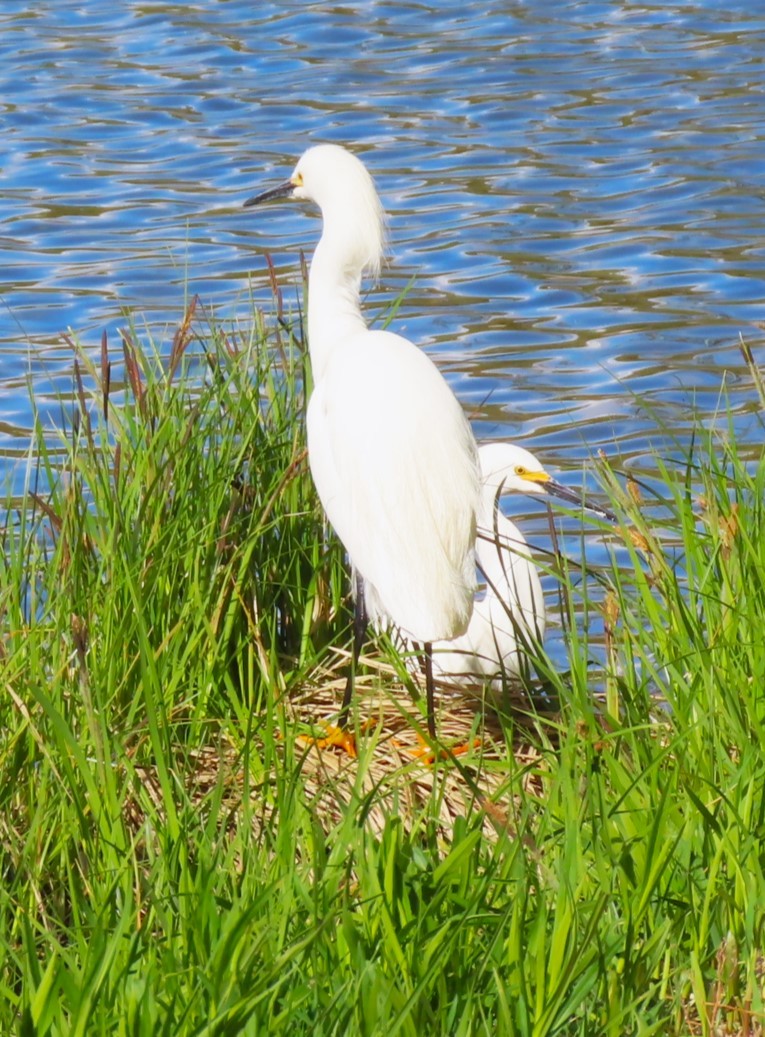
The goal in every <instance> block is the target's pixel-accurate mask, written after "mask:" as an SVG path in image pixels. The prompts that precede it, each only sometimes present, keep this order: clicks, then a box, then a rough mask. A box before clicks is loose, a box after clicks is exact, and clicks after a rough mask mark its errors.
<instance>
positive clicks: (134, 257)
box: [0, 0, 765, 467]
mask: <svg viewBox="0 0 765 1037" xmlns="http://www.w3.org/2000/svg"><path fill="white" fill-rule="evenodd" d="M764 39H765V14H763V13H762V12H760V11H759V10H757V9H756V5H755V7H754V8H752V7H751V5H744V4H738V5H733V6H731V5H726V6H725V8H724V9H723V7H722V6H721V5H720V4H719V3H717V2H715V0H707V2H705V3H695V4H694V3H676V4H673V5H662V6H661V7H656V6H649V5H644V4H639V3H636V4H631V3H625V4H612V3H599V2H595V0H593V2H584V0H583V2H578V3H577V2H573V3H563V4H557V5H554V7H551V6H550V5H549V4H547V3H543V2H542V0H530V2H528V3H525V4H514V5H507V4H504V3H499V2H498V0H487V3H485V4H483V5H482V6H481V11H480V15H479V14H477V13H476V12H475V11H474V10H473V9H469V8H467V7H466V6H465V5H464V4H457V3H453V2H449V3H446V4H427V3H419V4H411V3H403V2H389V3H376V2H373V0H366V2H363V0H356V2H351V3H349V4H345V5H343V6H342V7H340V6H338V7H334V8H329V9H328V8H327V7H326V6H324V5H318V4H304V3H297V2H294V3H279V4H276V3H272V4H265V5H262V4H261V5H257V8H253V5H252V4H246V3H244V2H239V0H229V2H224V0H208V2H207V3H204V4H197V5H193V6H189V5H185V4H181V3H156V2H148V0H147V2H141V3H139V2H129V3H125V4H122V5H111V7H105V6H104V5H101V4H94V3H84V4H83V3H82V2H78V3H74V2H72V0H56V2H55V3H53V2H52V0H48V2H40V3H38V4H36V5H35V7H34V9H26V10H19V11H13V12H10V13H9V12H8V11H7V10H4V11H3V12H2V13H0V87H1V89H0V98H2V116H3V127H4V134H3V136H4V161H3V191H2V196H1V197H0V216H1V218H2V230H1V231H0V284H1V285H2V289H1V291H2V300H1V301H0V392H2V399H3V424H2V425H0V452H5V454H8V453H9V452H10V453H14V452H15V453H17V452H22V453H23V450H24V448H25V446H26V437H27V434H28V428H29V425H30V423H31V420H32V419H31V407H30V403H29V399H28V390H27V387H26V382H27V378H28V377H31V381H32V385H33V387H34V392H35V396H36V398H37V402H38V405H39V406H40V407H41V409H42V413H43V415H47V417H48V418H49V419H50V420H51V421H56V420H57V418H58V416H59V410H58V408H59V404H58V403H57V402H55V401H54V397H55V395H56V393H57V392H59V391H60V390H62V389H63V390H64V391H67V390H68V388H70V387H71V355H70V350H69V349H68V348H67V347H65V346H64V345H63V344H62V340H61V333H62V331H64V330H65V329H66V328H68V327H71V328H73V329H76V330H77V331H78V332H80V333H81V335H82V336H83V337H85V338H86V339H87V340H90V341H92V342H93V344H94V347H95V346H96V344H97V342H98V340H99V338H100V331H101V329H102V328H103V327H106V328H107V329H108V330H109V331H110V333H111V334H112V335H113V336H114V335H115V333H116V328H117V327H118V326H119V325H120V324H121V323H124V311H125V310H126V309H134V310H136V311H138V312H139V313H141V314H145V315H146V318H147V320H148V321H149V322H150V323H151V324H152V325H153V326H154V327H156V328H159V329H161V328H162V327H163V326H165V325H166V324H168V323H171V322H173V321H174V320H176V319H177V318H178V316H179V314H180V312H181V310H182V306H183V300H184V298H185V297H186V296H187V295H188V293H189V292H199V293H200V295H201V296H202V297H203V298H204V299H205V300H206V301H208V302H214V303H215V304H216V306H217V307H218V310H219V312H221V313H223V314H230V315H232V316H233V315H236V314H242V313H244V312H245V311H246V308H247V298H248V295H249V289H248V284H247V280H248V275H249V274H250V272H252V275H253V286H254V290H255V293H256V295H257V296H261V297H262V298H263V300H264V301H265V300H266V299H267V297H268V290H267V288H266V276H265V262H264V259H263V252H264V251H265V250H268V251H270V252H272V253H273V254H274V256H275V257H276V258H277V261H278V264H279V265H280V266H282V267H289V266H291V265H293V264H294V266H295V267H296V265H297V264H296V263H295V259H296V257H297V254H298V251H299V249H300V248H306V249H310V247H311V246H312V244H313V242H314V241H315V239H316V236H317V233H318V225H317V224H313V223H312V222H311V221H310V220H309V219H308V218H307V217H306V215H305V214H303V213H300V212H299V211H296V210H295V209H291V208H287V209H283V210H279V211H276V210H272V211H269V212H268V213H267V214H258V215H257V217H254V216H253V215H252V214H244V213H242V211H241V209H240V205H241V202H242V200H243V199H244V198H245V197H247V196H248V195H249V194H251V193H252V191H253V190H254V189H256V188H257V186H258V185H259V184H260V183H261V182H265V181H267V180H268V179H269V178H270V177H271V176H272V175H273V174H274V172H275V171H278V172H279V173H281V172H282V171H285V172H286V171H287V170H288V169H289V168H290V167H291V165H292V163H293V162H294V159H295V158H296V157H297V155H298V154H299V153H300V152H301V151H302V150H303V148H304V146H305V145H306V143H307V142H309V141H311V140H314V141H315V140H330V141H337V142H342V143H353V144H354V145H355V146H356V147H357V149H358V150H359V152H361V153H362V154H364V155H365V157H366V160H367V162H368V163H369V164H370V166H371V167H372V168H373V169H374V171H375V173H376V177H377V180H378V183H379V186H380V188H381V191H382V194H383V197H384V200H385V203H386V205H387V207H388V209H389V210H390V217H391V218H390V223H391V240H392V252H393V258H394V262H393V264H392V265H391V266H390V268H389V269H388V270H387V271H386V272H385V275H384V280H383V285H382V287H381V290H380V292H379V293H377V294H375V295H374V296H373V297H372V298H371V299H370V304H371V305H373V306H374V305H378V306H383V305H384V304H385V303H386V301H387V300H390V299H391V298H392V297H393V296H394V295H396V294H397V293H398V292H400V291H401V290H403V289H404V287H405V286H406V285H407V284H408V282H409V281H410V279H411V278H412V277H413V276H416V281H415V284H414V287H413V289H412V290H411V291H410V293H409V295H408V297H407V299H406V301H405V303H404V305H403V306H402V309H401V311H400V316H399V327H400V328H401V330H402V332H403V333H404V334H406V335H408V336H409V337H411V338H413V339H415V340H417V341H419V342H421V343H422V344H423V345H425V346H426V347H428V348H429V349H431V350H432V351H434V352H435V353H436V354H438V356H439V358H440V362H441V363H442V364H443V366H444V368H445V369H446V370H447V372H448V374H449V377H450V379H451V380H452V381H453V384H454V385H455V388H456V390H457V391H458V393H459V394H460V396H461V397H462V398H463V399H464V400H465V403H466V405H467V406H468V407H469V408H470V409H471V410H472V413H473V414H474V417H475V420H476V423H477V428H478V430H479V433H481V434H484V435H502V436H507V437H510V438H514V439H524V438H526V437H532V436H533V438H534V449H535V450H536V451H537V452H540V453H542V455H543V456H544V457H545V460H546V462H547V463H549V464H550V466H551V467H556V466H559V465H562V466H566V465H568V466H573V465H575V464H578V463H579V462H580V461H581V459H583V458H585V457H587V456H589V455H590V454H591V453H592V452H593V451H595V450H596V449H597V448H599V447H606V448H607V449H608V450H609V451H611V450H613V451H616V452H620V453H622V454H623V455H624V456H625V459H629V458H630V457H638V456H640V455H641V454H642V453H644V452H645V450H646V449H647V447H648V444H649V443H653V442H656V441H657V439H660V437H661V431H660V430H659V429H658V428H657V420H658V419H662V420H670V421H671V423H672V428H673V430H675V431H677V429H678V428H680V429H682V427H683V426H686V427H687V425H688V424H689V422H690V421H691V418H692V415H693V413H694V411H701V412H702V413H707V414H709V413H712V412H713V411H714V409H715V408H716V407H717V403H718V392H719V387H720V384H721V380H722V378H723V375H724V374H725V375H726V384H727V386H728V388H729V391H730V393H731V401H732V406H733V409H734V412H735V414H736V415H737V416H738V417H737V419H736V420H739V421H740V422H741V425H740V427H741V428H742V429H744V430H745V429H746V428H747V425H746V421H747V412H748V408H749V406H750V402H751V399H752V393H751V391H750V387H749V383H748V379H746V378H745V376H744V367H743V362H742V361H741V358H740V356H739V354H738V351H737V345H736V343H737V340H738V335H739V333H743V334H744V335H745V336H746V337H747V339H748V341H750V343H752V344H753V345H754V346H755V347H758V346H760V345H761V344H762V341H763V336H762V330H761V327H760V322H761V321H762V319H763V317H764V316H765V313H764V311H763V298H765V271H764V270H763V245H762V242H763V240H765V234H764V233H763V231H764V229H765V227H764V224H765V216H764V215H763V194H764V192H765V142H764V141H763V132H762V120H761V111H762V94H763V87H764V86H765V75H764V68H763V66H764V64H765V48H763V46H762V44H763V40H764ZM755 351H756V352H757V349H756V350H755ZM755 448H757V449H759V447H758V445H757V444H753V449H755Z"/></svg>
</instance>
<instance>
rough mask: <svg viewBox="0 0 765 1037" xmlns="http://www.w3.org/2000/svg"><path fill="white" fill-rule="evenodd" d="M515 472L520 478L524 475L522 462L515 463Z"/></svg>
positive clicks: (524, 470)
mask: <svg viewBox="0 0 765 1037" xmlns="http://www.w3.org/2000/svg"><path fill="white" fill-rule="evenodd" d="M515 474H516V475H518V476H520V478H521V479H522V478H523V477H524V476H525V475H526V468H525V467H524V466H523V465H522V464H517V465H516V466H515Z"/></svg>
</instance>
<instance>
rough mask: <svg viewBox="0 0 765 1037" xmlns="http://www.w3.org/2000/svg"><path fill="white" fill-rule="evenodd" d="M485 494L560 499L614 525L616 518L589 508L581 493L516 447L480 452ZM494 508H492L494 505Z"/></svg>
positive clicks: (488, 448) (487, 448)
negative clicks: (527, 494)
mask: <svg viewBox="0 0 765 1037" xmlns="http://www.w3.org/2000/svg"><path fill="white" fill-rule="evenodd" d="M478 456H479V458H480V462H481V478H482V481H483V485H484V490H485V492H486V493H487V494H489V493H490V494H491V497H492V500H493V501H494V500H496V498H497V497H498V496H502V494H505V493H534V494H540V495H543V496H548V497H557V498H558V499H559V500H562V501H565V502H566V503H567V504H572V505H574V506H575V507H578V508H585V509H586V510H587V511H592V512H594V513H595V514H596V515H600V517H601V518H606V519H609V520H611V521H613V520H614V519H615V516H614V515H613V514H612V513H611V512H610V511H608V510H607V509H606V508H601V507H600V506H599V505H597V504H589V503H587V502H586V501H585V499H584V497H583V496H582V494H581V493H579V492H577V491H576V490H573V489H570V488H569V487H568V486H564V485H563V484H562V483H559V482H556V480H555V479H553V478H552V476H550V475H548V473H547V472H546V471H545V470H544V468H543V467H542V465H541V463H540V462H539V460H538V459H537V458H536V457H534V455H533V454H532V453H531V452H530V451H528V450H524V449H523V447H520V446H515V444H513V443H486V444H484V445H483V446H482V447H481V448H480V450H479V451H478ZM492 506H493V505H492Z"/></svg>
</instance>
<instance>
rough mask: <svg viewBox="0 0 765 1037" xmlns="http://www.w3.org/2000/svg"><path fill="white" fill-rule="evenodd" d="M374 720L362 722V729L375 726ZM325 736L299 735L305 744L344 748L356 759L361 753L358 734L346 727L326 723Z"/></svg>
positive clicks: (321, 747)
mask: <svg viewBox="0 0 765 1037" xmlns="http://www.w3.org/2000/svg"><path fill="white" fill-rule="evenodd" d="M373 726H374V722H373V721H371V720H368V721H367V722H366V723H365V724H362V727H361V730H362V731H366V730H367V729H368V728H370V727H373ZM324 730H325V732H326V733H325V735H324V737H323V738H314V737H313V736H312V735H299V736H298V741H299V742H302V743H303V745H315V746H316V748H317V749H342V751H343V752H346V753H347V754H348V755H349V756H350V757H351V759H353V760H355V759H356V757H357V756H358V755H359V753H358V749H357V748H356V736H355V735H354V734H353V732H351V731H349V730H348V728H346V727H336V726H335V725H334V724H326V725H325V727H324Z"/></svg>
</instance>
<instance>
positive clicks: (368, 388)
mask: <svg viewBox="0 0 765 1037" xmlns="http://www.w3.org/2000/svg"><path fill="white" fill-rule="evenodd" d="M274 197H293V198H299V199H306V200H309V201H312V202H314V203H316V204H317V205H318V206H319V208H320V209H321V214H322V220H323V228H322V235H321V240H320V241H319V244H318V246H317V248H316V251H315V253H314V256H313V260H312V262H311V268H310V276H309V283H308V337H309V348H310V354H311V366H312V370H313V377H314V390H313V393H312V396H311V399H310V401H309V405H308V456H309V463H310V467H311V473H312V475H313V479H314V482H315V484H316V489H317V491H318V493H319V497H320V498H321V502H322V504H323V506H324V509H325V511H326V513H327V517H328V519H329V521H330V523H331V524H332V526H333V527H334V529H335V531H336V533H337V535H338V536H339V537H340V540H341V541H342V542H343V544H344V546H345V548H346V550H347V552H348V555H349V557H350V559H351V562H352V564H353V566H354V568H355V569H356V571H357V572H358V573H359V574H360V576H361V577H362V578H363V581H364V599H363V600H364V602H365V603H366V606H367V609H368V611H369V613H370V618H371V619H373V620H375V621H376V622H377V623H378V624H379V623H382V622H386V621H390V622H392V623H394V624H395V625H396V626H398V627H400V628H401V629H402V630H403V631H404V632H405V633H406V635H407V636H408V637H409V638H411V639H412V640H414V641H417V642H421V643H423V644H424V645H425V646H426V651H427V646H428V644H429V643H430V642H431V641H434V640H436V639H448V638H454V637H457V636H459V635H460V634H463V633H464V632H465V630H466V629H467V626H468V623H469V621H470V616H471V614H472V610H473V595H474V589H475V559H474V547H475V535H476V514H477V512H478V509H479V506H480V478H479V467H478V458H477V449H476V445H475V440H474V438H473V433H472V431H471V429H470V425H469V423H468V421H467V419H466V418H465V415H464V413H463V411H462V408H461V406H460V404H459V403H458V401H457V399H456V398H455V396H454V394H453V393H452V391H451V389H450V388H449V387H448V385H447V383H446V381H445V380H444V378H443V376H442V375H441V374H440V372H439V371H438V369H437V368H436V367H435V365H434V364H433V363H432V361H431V360H430V359H429V358H428V357H427V355H426V354H425V353H423V352H422V351H421V350H419V349H418V348H417V347H416V346H415V345H413V344H412V343H411V342H409V341H407V340H406V339H404V338H402V337H401V336H399V335H395V334H393V333H391V332H388V331H376V330H370V329H368V328H367V326H366V322H365V321H364V318H363V316H362V313H361V307H360V300H359V288H360V283H361V275H362V273H363V272H364V271H370V272H372V273H373V274H374V273H376V272H377V270H378V269H379V266H380V262H381V259H382V254H383V246H384V219H383V212H382V208H381V205H380V201H379V198H378V195H377V192H376V190H375V187H374V184H373V182H372V178H371V177H370V176H369V173H368V172H367V170H366V169H365V167H364V166H363V164H362V163H361V162H360V161H359V160H358V159H357V158H355V157H354V156H353V155H352V154H350V152H348V151H346V150H345V149H344V148H340V147H338V146H336V145H319V146H317V147H313V148H310V149H309V150H308V151H307V152H306V153H305V154H304V155H303V156H302V158H301V159H300V161H299V162H298V164H297V166H296V167H295V170H294V172H293V174H292V176H291V177H290V179H289V180H288V181H287V182H286V183H283V184H280V185H279V186H278V187H276V188H274V189H272V190H270V191H266V192H264V193H263V194H261V195H258V196H257V197H255V198H253V199H250V201H249V202H247V203H245V204H255V203H257V202H261V201H265V200H266V199H268V198H274ZM428 702H429V724H430V727H431V732H432V730H433V723H432V715H431V714H432V686H431V687H429V696H428ZM346 705H347V701H346V703H345V704H344V708H345V706H346Z"/></svg>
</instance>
